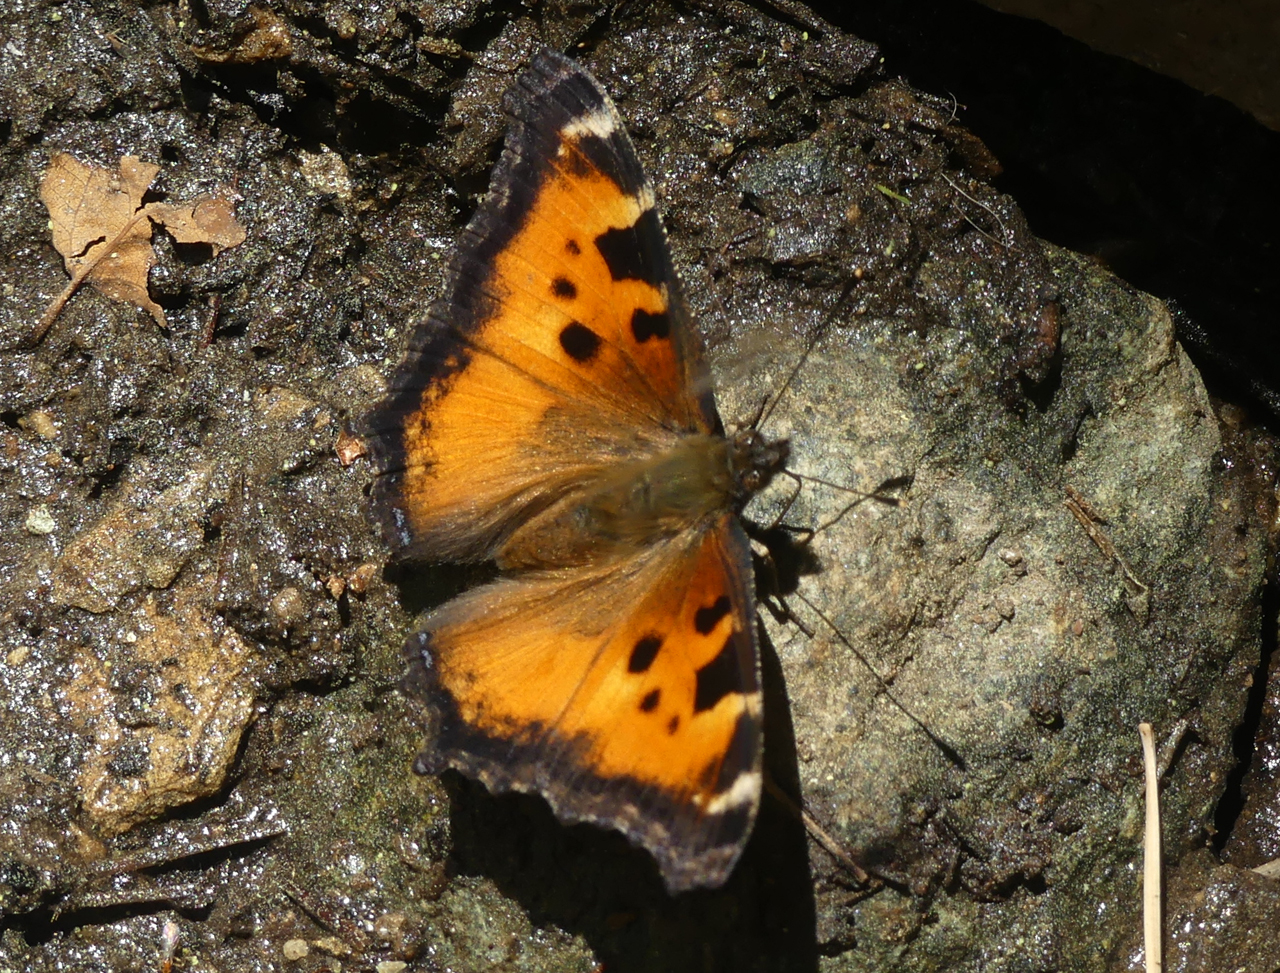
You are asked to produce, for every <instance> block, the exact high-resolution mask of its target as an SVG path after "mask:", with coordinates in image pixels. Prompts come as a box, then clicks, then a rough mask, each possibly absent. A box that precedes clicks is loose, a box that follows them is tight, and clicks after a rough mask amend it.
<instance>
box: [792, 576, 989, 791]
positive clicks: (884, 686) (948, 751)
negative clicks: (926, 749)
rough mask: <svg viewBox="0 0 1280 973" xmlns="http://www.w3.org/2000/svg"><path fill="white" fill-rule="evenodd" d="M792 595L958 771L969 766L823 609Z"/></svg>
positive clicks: (799, 593)
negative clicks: (886, 680) (820, 622)
mask: <svg viewBox="0 0 1280 973" xmlns="http://www.w3.org/2000/svg"><path fill="white" fill-rule="evenodd" d="M792 594H794V595H795V596H796V597H797V598H799V599H800V600H801V601H803V602H804V603H805V604H806V605H808V606H809V608H810V610H811V611H812V612H813V613H814V614H815V615H817V616H818V617H819V618H821V619H822V621H823V623H824V624H825V625H826V626H827V628H829V629H831V631H833V632H835V635H836V638H838V639H839V640H840V643H841V644H842V645H843V646H844V647H845V648H846V649H848V650H849V651H850V652H852V653H853V657H854V658H855V659H857V660H858V661H859V662H860V663H862V666H863V668H864V669H866V670H867V672H869V673H871V676H872V678H873V679H875V681H876V685H878V686H879V687H880V691H881V692H882V693H884V695H885V696H886V697H888V699H889V701H890V702H891V703H893V705H894V706H896V707H897V708H898V709H899V711H901V713H902V715H903V716H905V717H906V718H907V719H909V720H910V721H911V722H912V723H914V724H915V725H916V726H917V727H918V728H919V729H920V732H921V733H923V734H924V735H925V736H927V737H928V738H929V739H930V740H931V741H932V742H933V745H934V746H936V747H937V748H938V749H939V750H941V751H942V755H943V756H944V757H946V758H947V760H949V761H950V762H951V763H952V764H954V765H955V767H956V768H957V769H958V770H965V769H966V768H967V766H968V765H967V764H966V762H965V759H964V757H962V756H960V753H959V752H958V751H957V750H956V748H955V747H953V746H952V745H951V744H949V743H947V741H946V740H943V739H942V738H941V737H940V736H938V735H937V734H936V733H934V732H933V731H932V730H930V729H929V728H928V727H927V726H925V725H924V723H923V722H922V721H921V719H920V717H918V716H916V715H915V714H914V713H912V712H911V711H910V710H909V709H907V708H906V706H904V705H903V704H902V703H901V702H900V701H899V700H898V697H896V696H895V695H894V694H893V692H892V690H890V689H889V684H888V683H887V682H885V681H884V678H883V677H882V676H881V675H880V673H878V672H876V670H875V667H874V666H872V665H871V663H870V662H868V661H867V657H866V656H864V655H863V654H862V653H861V652H860V651H859V650H858V648H857V646H855V645H854V644H853V643H852V642H850V641H849V639H848V638H846V637H845V634H844V632H842V631H840V629H839V628H837V627H836V623H835V622H833V621H832V620H831V619H830V618H829V617H828V616H827V614H826V612H824V611H823V610H822V609H821V608H819V607H818V606H817V605H815V604H814V603H813V602H812V601H811V600H810V599H809V598H806V597H805V596H804V594H803V593H802V592H800V591H794V592H792Z"/></svg>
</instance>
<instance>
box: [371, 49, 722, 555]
mask: <svg viewBox="0 0 1280 973" xmlns="http://www.w3.org/2000/svg"><path fill="white" fill-rule="evenodd" d="M505 107H506V109H507V111H508V113H509V114H510V115H511V122H512V124H511V127H510V129H509V131H508V134H507V139H506V146H505V149H504V151H503V154H502V159H501V160H500V161H499V163H498V166H497V168H496V169H495V171H494V176H493V183H492V186H491V189H490V193H489V196H488V198H487V199H486V200H485V201H484V203H483V204H482V206H481V209H480V210H479V212H478V213H477V214H476V216H475V218H474V219H473V220H472V222H471V224H470V225H469V226H468V227H467V229H466V230H465V231H464V233H463V235H462V239H461V240H460V241H459V245H458V250H457V252H456V254H455V256H454V259H453V263H452V266H451V269H450V273H449V285H448V289H447V290H446V293H445V295H444V296H443V298H442V299H441V300H440V301H439V302H438V303H437V304H436V305H435V306H434V307H433V308H432V310H431V312H430V314H429V317H428V320H427V321H426V322H425V324H424V325H423V326H421V328H420V329H419V330H418V332H417V333H416V334H415V336H414V338H413V340H412V342H411V345H410V351H409V355H408V356H407V358H406V361H405V362H404V364H403V365H402V366H401V368H400V369H399V370H398V372H397V374H396V376H395V378H394V379H393V380H392V387H391V395H390V396H389V398H388V401H387V402H386V403H385V404H384V405H383V406H382V407H381V408H380V409H379V410H377V412H376V413H375V414H374V417H373V422H372V429H371V432H372V433H373V440H372V447H373V451H374V458H375V462H376V463H377V465H378V468H379V471H380V472H381V473H382V475H381V476H380V477H379V478H378V480H377V481H376V483H375V486H374V490H375V496H376V499H377V501H378V507H379V510H380V511H381V513H382V515H383V519H384V526H385V527H386V533H387V536H388V539H389V540H390V541H391V543H392V544H393V545H394V546H395V547H397V548H399V549H402V550H404V551H405V553H406V554H408V555H409V556H413V557H418V558H422V559H430V560H453V561H461V560H483V559H485V558H488V557H492V556H493V555H494V554H495V553H496V549H497V547H498V546H499V545H500V544H501V542H502V540H503V539H504V538H505V537H506V536H508V534H509V533H510V531H511V530H512V529H513V528H514V527H515V526H517V525H518V524H519V523H521V522H523V521H524V520H527V519H528V517H529V516H530V515H531V514H532V513H533V512H536V511H537V510H538V509H540V508H541V507H545V506H546V505H547V504H549V503H550V502H551V501H553V500H554V499H555V498H557V497H560V496H563V495H564V494H565V493H566V492H567V491H569V490H570V489H571V488H572V486H573V485H574V484H575V483H577V482H579V481H581V480H582V479H583V478H584V477H586V476H590V475H591V474H593V473H595V472H598V471H600V470H601V469H603V468H604V467H607V466H609V465H612V464H614V463H616V462H618V460H619V459H623V458H626V457H638V456H645V455H650V454H652V453H654V452H657V451H659V450H661V449H663V448H666V447H669V446H670V445H671V444H672V443H673V442H674V441H675V440H676V439H677V438H678V437H679V436H680V435H682V434H685V433H690V432H696V431H701V432H719V431H721V425H720V420H719V417H718V415H717V413H716V410H715V404H714V401H713V398H712V391H711V379H710V373H709V372H708V369H707V366H706V362H705V360H704V358H703V352H702V344H701V340H700V338H699V336H698V333H697V331H696V329H695V328H694V327H693V326H692V325H691V324H690V323H689V321H688V313H687V311H686V309H685V307H684V304H683V301H682V299H681V297H680V294H679V286H678V282H677V278H676V275H675V271H674V270H673V269H672V266H671V259H670V256H669V254H668V251H667V244H666V238H665V235H664V233H663V231H662V226H661V223H660V222H659V220H658V215H657V212H656V211H655V210H654V208H653V191H652V189H651V188H650V186H649V183H648V181H647V180H646V179H645V177H644V173H643V171H642V169H641V167H640V162H639V160H638V159H637V158H636V155H635V149H634V148H633V147H632V145H631V141H630V139H629V138H628V137H627V134H626V130H625V129H624V128H623V124H622V120H621V118H620V117H619V116H618V113H617V110H616V109H615V108H614V107H613V104H612V102H611V101H610V100H609V99H608V97H607V96H606V95H605V94H604V92H603V90H602V89H601V88H600V87H599V85H598V84H597V83H596V82H595V80H594V79H592V78H591V77H590V76H589V75H587V74H586V73H585V72H583V71H582V70H581V69H580V68H578V67H577V66H576V65H575V64H573V62H571V61H569V60H567V59H565V58H560V57H557V56H552V55H550V54H546V55H543V56H541V57H540V58H538V59H537V61H536V62H535V64H534V66H533V68H532V69H531V70H530V71H529V73H528V74H526V75H525V76H524V77H522V78H521V80H520V82H519V85H518V86H517V88H516V89H514V90H513V91H512V92H510V93H509V94H508V96H507V98H506V100H505Z"/></svg>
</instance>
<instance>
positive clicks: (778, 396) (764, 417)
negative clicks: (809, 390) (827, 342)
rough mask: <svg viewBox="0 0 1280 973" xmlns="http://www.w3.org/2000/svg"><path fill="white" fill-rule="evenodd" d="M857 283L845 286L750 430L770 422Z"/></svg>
mask: <svg viewBox="0 0 1280 973" xmlns="http://www.w3.org/2000/svg"><path fill="white" fill-rule="evenodd" d="M857 283H858V281H857V278H851V279H850V280H849V282H848V283H847V284H845V285H844V290H842V291H841V292H840V297H839V298H837V300H836V303H835V306H834V307H832V308H831V310H830V311H828V312H827V314H826V316H825V317H824V318H823V319H822V320H821V321H819V322H818V326H817V327H816V328H814V329H813V336H812V337H811V338H810V339H809V343H808V345H806V346H805V349H804V352H803V353H802V354H801V355H800V357H799V358H798V359H797V360H796V363H795V364H794V365H792V366H791V371H789V372H788V373H787V377H786V378H785V379H784V380H783V382H782V384H781V385H779V386H778V390H777V391H776V392H774V393H773V401H772V402H769V403H768V405H766V406H765V407H764V409H763V411H762V412H761V413H760V414H759V417H758V418H757V420H756V421H755V422H753V423H752V424H751V427H750V428H752V429H759V428H760V426H762V425H764V424H765V423H766V422H768V421H769V417H770V416H771V415H773V410H774V409H776V408H777V407H778V403H779V402H781V401H782V396H783V395H785V394H786V391H787V389H789V388H790V387H791V383H792V382H793V381H795V377H796V376H797V375H798V374H800V369H802V368H804V364H805V362H807V361H808V360H809V355H810V354H811V353H812V352H813V349H814V346H815V345H817V343H818V341H819V340H820V339H821V338H822V336H823V335H825V334H826V333H827V328H828V327H829V326H830V325H831V322H832V321H834V320H835V318H836V315H837V314H839V313H840V310H841V308H843V307H844V303H845V301H847V300H848V299H849V295H850V294H852V293H853V288H854V287H855V286H856V285H857Z"/></svg>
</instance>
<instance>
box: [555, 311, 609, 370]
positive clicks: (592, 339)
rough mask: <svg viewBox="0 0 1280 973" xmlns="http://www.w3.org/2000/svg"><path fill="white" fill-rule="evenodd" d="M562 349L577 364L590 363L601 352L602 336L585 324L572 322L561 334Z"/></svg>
mask: <svg viewBox="0 0 1280 973" xmlns="http://www.w3.org/2000/svg"><path fill="white" fill-rule="evenodd" d="M560 347H561V348H563V349H564V352H565V354H566V355H568V356H569V357H570V358H572V359H573V360H574V361H576V362H589V361H591V359H593V358H595V357H596V353H597V352H598V351H599V350H600V336H599V335H598V334H596V333H595V332H594V331H592V330H591V329H590V328H588V327H587V326H586V325H585V324H579V323H578V322H577V321H570V322H569V323H568V324H566V325H565V326H564V328H563V330H561V332H560Z"/></svg>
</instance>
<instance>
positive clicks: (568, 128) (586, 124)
mask: <svg viewBox="0 0 1280 973" xmlns="http://www.w3.org/2000/svg"><path fill="white" fill-rule="evenodd" d="M617 130H618V119H617V116H616V115H614V113H613V112H611V111H609V109H608V108H605V107H604V106H603V105H602V106H600V107H599V108H594V109H592V110H591V111H589V112H587V113H586V114H585V115H579V116H578V117H577V118H573V119H570V120H569V121H568V122H566V123H565V125H564V128H562V129H560V137H561V138H563V139H565V140H566V141H570V142H576V141H577V140H578V139H580V138H582V137H583V136H584V135H594V136H595V137H596V138H601V139H607V138H608V137H609V136H611V135H612V134H613V133H614V132H616V131H617Z"/></svg>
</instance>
